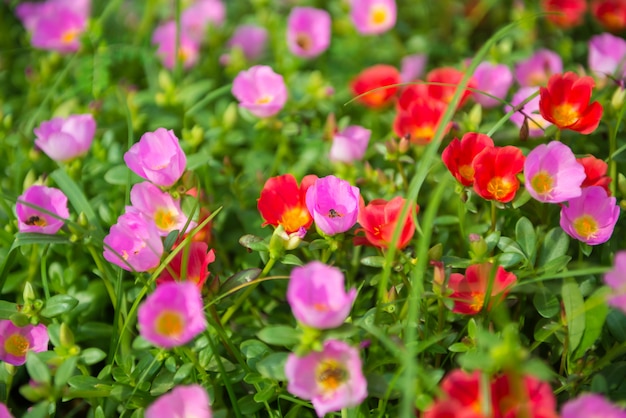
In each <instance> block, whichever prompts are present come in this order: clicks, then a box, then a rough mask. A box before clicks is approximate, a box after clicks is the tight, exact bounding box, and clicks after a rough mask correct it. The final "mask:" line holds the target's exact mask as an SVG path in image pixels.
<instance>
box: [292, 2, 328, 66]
mask: <svg viewBox="0 0 626 418" xmlns="http://www.w3.org/2000/svg"><path fill="white" fill-rule="evenodd" d="M330 23H331V22H330V14H328V12H327V11H326V10H322V9H315V8H313V7H294V8H293V9H292V10H291V13H290V14H289V17H288V19H287V46H288V47H289V51H291V53H292V54H294V55H297V56H299V57H303V58H314V57H316V56H318V55H319V54H321V53H322V52H324V51H326V49H328V46H329V45H330Z"/></svg>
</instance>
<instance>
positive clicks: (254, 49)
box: [220, 25, 268, 65]
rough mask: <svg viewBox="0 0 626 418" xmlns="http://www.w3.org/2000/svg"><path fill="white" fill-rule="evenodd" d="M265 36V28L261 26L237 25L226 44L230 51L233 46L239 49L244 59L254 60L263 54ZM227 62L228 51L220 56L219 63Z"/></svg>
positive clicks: (225, 63) (266, 34)
mask: <svg viewBox="0 0 626 418" xmlns="http://www.w3.org/2000/svg"><path fill="white" fill-rule="evenodd" d="M267 38H268V33H267V29H265V28H263V27H261V26H255V25H239V26H237V29H235V33H233V36H232V37H231V38H230V40H229V41H228V43H227V44H226V45H227V46H228V48H229V50H231V51H232V50H233V49H235V48H239V49H241V52H242V53H243V55H244V57H245V58H246V60H248V61H254V60H256V59H258V58H259V57H260V56H261V55H262V54H263V50H264V49H265V44H266V43H267ZM229 62H230V53H227V54H224V55H222V56H221V57H220V64H222V65H228V63H229Z"/></svg>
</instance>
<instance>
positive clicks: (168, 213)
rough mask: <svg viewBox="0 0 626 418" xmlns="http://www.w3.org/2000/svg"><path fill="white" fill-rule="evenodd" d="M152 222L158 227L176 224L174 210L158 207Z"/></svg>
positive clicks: (170, 226) (166, 228) (167, 227)
mask: <svg viewBox="0 0 626 418" xmlns="http://www.w3.org/2000/svg"><path fill="white" fill-rule="evenodd" d="M154 223H155V224H156V226H157V228H159V229H163V230H168V229H172V228H173V227H174V225H175V224H176V212H175V211H173V210H167V209H165V208H159V209H157V211H156V213H155V214H154Z"/></svg>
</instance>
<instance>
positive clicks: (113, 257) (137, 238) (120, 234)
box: [104, 206, 163, 271]
mask: <svg viewBox="0 0 626 418" xmlns="http://www.w3.org/2000/svg"><path fill="white" fill-rule="evenodd" d="M104 244H105V245H104V258H105V259H106V260H107V261H108V262H110V263H113V264H115V265H117V266H120V267H121V268H123V269H124V270H128V271H148V270H151V269H153V268H155V267H156V266H158V265H159V263H160V262H161V256H162V255H163V242H161V237H160V236H159V231H158V230H157V228H156V226H155V224H154V222H152V221H150V220H149V219H148V218H146V217H145V216H144V215H143V214H141V212H139V211H138V210H137V209H135V208H133V207H132V206H128V207H127V208H126V212H125V213H124V214H123V215H121V216H120V217H119V218H117V223H116V224H115V225H113V226H112V227H111V229H110V231H109V234H108V235H107V236H106V237H104Z"/></svg>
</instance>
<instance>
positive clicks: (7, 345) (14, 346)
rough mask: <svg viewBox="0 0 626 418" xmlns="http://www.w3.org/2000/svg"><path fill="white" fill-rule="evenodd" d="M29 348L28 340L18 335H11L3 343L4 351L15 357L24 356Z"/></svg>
mask: <svg viewBox="0 0 626 418" xmlns="http://www.w3.org/2000/svg"><path fill="white" fill-rule="evenodd" d="M29 347H30V343H29V342H28V340H27V339H26V338H25V337H24V336H22V335H20V334H12V335H10V336H9V338H7V339H6V340H5V341H4V351H6V352H7V353H9V354H11V355H12V356H16V357H23V356H25V355H26V352H27V351H28V348H29Z"/></svg>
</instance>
